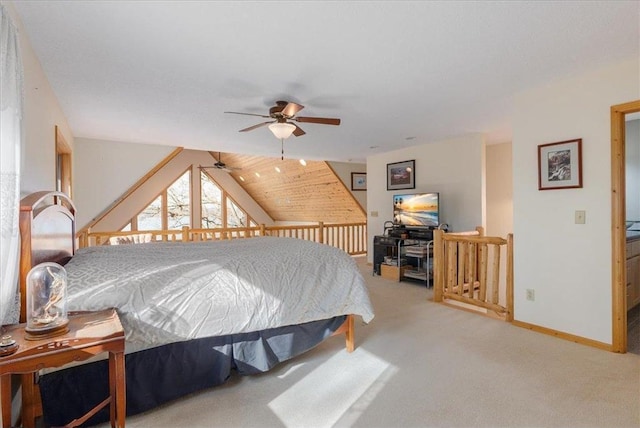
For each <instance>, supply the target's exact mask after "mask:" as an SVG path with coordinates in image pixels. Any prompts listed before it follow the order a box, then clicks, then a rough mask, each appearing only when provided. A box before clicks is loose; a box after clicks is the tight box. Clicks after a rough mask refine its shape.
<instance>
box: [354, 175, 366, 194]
mask: <svg viewBox="0 0 640 428" xmlns="http://www.w3.org/2000/svg"><path fill="white" fill-rule="evenodd" d="M351 190H367V173H366V172H352V173H351Z"/></svg>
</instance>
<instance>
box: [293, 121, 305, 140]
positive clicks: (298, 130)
mask: <svg viewBox="0 0 640 428" xmlns="http://www.w3.org/2000/svg"><path fill="white" fill-rule="evenodd" d="M292 125H296V124H295V123H292ZM304 134H306V132H304V131H303V130H302V128H300V127H299V126H298V125H296V129H294V130H293V135H295V136H296V137H300V136H302V135H304Z"/></svg>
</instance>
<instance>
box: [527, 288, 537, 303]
mask: <svg viewBox="0 0 640 428" xmlns="http://www.w3.org/2000/svg"><path fill="white" fill-rule="evenodd" d="M527 300H530V301H532V302H533V301H534V300H536V292H535V290H533V289H532V288H527Z"/></svg>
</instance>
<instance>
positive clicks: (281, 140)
mask: <svg viewBox="0 0 640 428" xmlns="http://www.w3.org/2000/svg"><path fill="white" fill-rule="evenodd" d="M280 147H281V148H282V155H281V156H280V160H284V138H280Z"/></svg>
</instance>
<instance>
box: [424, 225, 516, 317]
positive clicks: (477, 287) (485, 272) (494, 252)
mask: <svg viewBox="0 0 640 428" xmlns="http://www.w3.org/2000/svg"><path fill="white" fill-rule="evenodd" d="M503 247H504V248H506V274H505V276H506V278H505V281H502V282H501V281H500V257H501V256H500V254H501V250H502V248H503ZM433 266H434V288H433V299H434V301H436V302H442V301H444V300H445V299H450V300H454V301H457V302H461V303H464V304H468V305H472V306H475V307H478V308H482V309H484V310H487V311H493V312H495V313H496V314H498V315H499V316H500V317H502V318H504V319H505V320H506V321H513V235H512V234H509V235H507V239H503V238H499V237H492V236H483V232H482V228H478V230H477V231H474V232H465V233H444V232H443V231H442V230H436V231H434V252H433Z"/></svg>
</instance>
